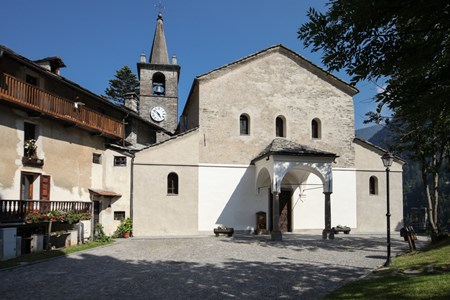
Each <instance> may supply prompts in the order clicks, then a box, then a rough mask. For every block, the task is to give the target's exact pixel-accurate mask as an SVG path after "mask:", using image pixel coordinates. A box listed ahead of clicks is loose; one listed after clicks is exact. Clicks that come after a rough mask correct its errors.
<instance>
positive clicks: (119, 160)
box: [114, 156, 127, 167]
mask: <svg viewBox="0 0 450 300" xmlns="http://www.w3.org/2000/svg"><path fill="white" fill-rule="evenodd" d="M126 165H127V157H126V156H114V167H126Z"/></svg>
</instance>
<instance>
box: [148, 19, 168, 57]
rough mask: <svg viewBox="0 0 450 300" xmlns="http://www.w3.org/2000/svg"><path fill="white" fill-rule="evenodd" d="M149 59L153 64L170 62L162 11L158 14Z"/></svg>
mask: <svg viewBox="0 0 450 300" xmlns="http://www.w3.org/2000/svg"><path fill="white" fill-rule="evenodd" d="M149 61H150V63H151V64H160V65H161V64H164V65H168V64H169V54H168V53H167V44H166V36H165V35H164V24H163V17H162V13H159V14H158V19H157V22H156V29H155V35H154V37H153V44H152V50H151V52H150V59H149Z"/></svg>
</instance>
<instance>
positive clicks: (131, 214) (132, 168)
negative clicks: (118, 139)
mask: <svg viewBox="0 0 450 300" xmlns="http://www.w3.org/2000/svg"><path fill="white" fill-rule="evenodd" d="M130 154H131V170H130V218H131V220H133V198H134V158H135V156H136V155H135V154H134V153H133V152H131V151H130Z"/></svg>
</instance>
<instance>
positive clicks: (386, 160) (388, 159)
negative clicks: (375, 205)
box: [381, 152, 394, 267]
mask: <svg viewBox="0 0 450 300" xmlns="http://www.w3.org/2000/svg"><path fill="white" fill-rule="evenodd" d="M381 160H382V161H383V165H384V166H385V168H386V225H387V259H386V262H385V263H384V266H385V267H390V266H391V265H392V262H391V209H390V199H389V171H390V169H389V168H390V167H391V166H392V162H393V161H394V156H392V154H391V153H389V152H386V153H385V154H384V155H383V156H382V157H381Z"/></svg>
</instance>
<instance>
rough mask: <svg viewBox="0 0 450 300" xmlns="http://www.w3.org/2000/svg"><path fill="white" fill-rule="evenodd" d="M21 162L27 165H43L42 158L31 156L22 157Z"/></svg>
mask: <svg viewBox="0 0 450 300" xmlns="http://www.w3.org/2000/svg"><path fill="white" fill-rule="evenodd" d="M22 164H23V165H24V166H29V167H42V166H43V165H44V160H43V159H40V158H32V157H26V156H24V157H22Z"/></svg>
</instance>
